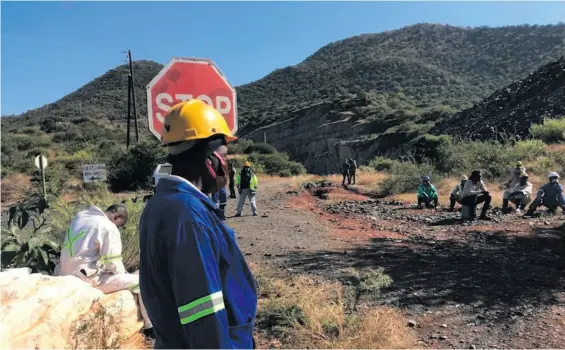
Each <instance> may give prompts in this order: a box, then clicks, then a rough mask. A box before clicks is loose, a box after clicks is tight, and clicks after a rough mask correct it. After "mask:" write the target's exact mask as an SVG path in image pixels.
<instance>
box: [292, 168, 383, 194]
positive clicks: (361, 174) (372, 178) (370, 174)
mask: <svg viewBox="0 0 565 350" xmlns="http://www.w3.org/2000/svg"><path fill="white" fill-rule="evenodd" d="M388 176H389V174H386V173H382V172H378V171H374V170H372V169H370V168H363V169H357V172H356V174H355V178H356V183H355V185H356V186H362V187H366V189H367V191H371V190H376V189H377V187H378V185H379V184H380V183H381V182H382V181H383V180H384V179H386V178H387V177H388ZM321 180H327V181H331V182H333V183H334V184H341V182H342V180H343V175H341V174H331V175H326V176H321V175H311V174H306V175H299V176H294V177H293V178H292V187H293V189H294V190H295V191H299V190H300V189H301V188H302V185H304V184H305V183H307V182H315V181H321Z"/></svg>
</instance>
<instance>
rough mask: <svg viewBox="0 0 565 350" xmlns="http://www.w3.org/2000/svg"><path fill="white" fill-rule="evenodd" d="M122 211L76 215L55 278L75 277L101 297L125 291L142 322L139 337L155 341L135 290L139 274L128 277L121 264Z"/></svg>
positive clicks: (115, 207)
mask: <svg viewBox="0 0 565 350" xmlns="http://www.w3.org/2000/svg"><path fill="white" fill-rule="evenodd" d="M127 220H128V213H127V210H126V207H125V206H123V205H121V204H114V205H112V206H110V207H109V208H108V209H106V211H102V210H101V209H100V208H98V207H95V206H92V207H90V208H88V209H87V210H84V211H81V212H79V213H78V214H77V215H76V216H75V218H74V219H73V221H72V222H71V225H70V227H69V229H68V231H67V234H66V235H65V241H64V245H63V248H62V250H61V260H60V262H59V264H58V265H57V266H56V267H55V272H54V275H55V276H75V277H78V278H79V279H81V280H82V281H84V282H86V283H88V284H90V285H91V286H92V287H94V288H97V289H99V290H101V291H102V292H103V293H105V294H108V293H113V292H117V291H120V290H129V291H131V292H132V293H133V294H135V295H137V299H138V302H139V308H140V311H141V315H142V316H143V320H144V328H143V334H144V335H145V336H146V337H149V338H152V339H155V333H154V332H153V324H152V323H151V320H150V319H149V316H148V315H147V311H146V310H145V305H144V304H143V299H142V298H141V294H140V289H139V274H137V273H128V272H127V271H126V268H125V266H124V264H123V262H122V240H121V235H120V230H119V229H118V228H119V227H122V226H124V225H125V224H126V222H127Z"/></svg>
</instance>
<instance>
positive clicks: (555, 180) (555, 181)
mask: <svg viewBox="0 0 565 350" xmlns="http://www.w3.org/2000/svg"><path fill="white" fill-rule="evenodd" d="M557 180H559V179H551V182H553V183H557Z"/></svg>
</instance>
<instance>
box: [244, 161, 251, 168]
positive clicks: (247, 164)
mask: <svg viewBox="0 0 565 350" xmlns="http://www.w3.org/2000/svg"><path fill="white" fill-rule="evenodd" d="M243 166H247V167H251V162H249V161H247V162H244V163H243Z"/></svg>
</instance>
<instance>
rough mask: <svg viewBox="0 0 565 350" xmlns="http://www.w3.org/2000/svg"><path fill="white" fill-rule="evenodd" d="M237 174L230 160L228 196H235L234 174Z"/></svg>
mask: <svg viewBox="0 0 565 350" xmlns="http://www.w3.org/2000/svg"><path fill="white" fill-rule="evenodd" d="M236 175H237V170H236V169H235V166H234V165H233V163H231V162H230V184H229V186H230V198H236V196H235V176H236Z"/></svg>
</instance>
